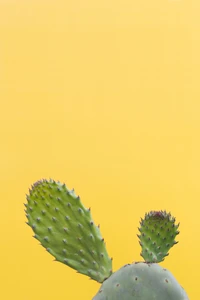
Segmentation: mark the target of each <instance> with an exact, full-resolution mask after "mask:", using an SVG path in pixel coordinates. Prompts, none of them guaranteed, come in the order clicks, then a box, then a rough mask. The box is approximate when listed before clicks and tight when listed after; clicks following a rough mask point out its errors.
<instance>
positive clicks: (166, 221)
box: [138, 211, 179, 262]
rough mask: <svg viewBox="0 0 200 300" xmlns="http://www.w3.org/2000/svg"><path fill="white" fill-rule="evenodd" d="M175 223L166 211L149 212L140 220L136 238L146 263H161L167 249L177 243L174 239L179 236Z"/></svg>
mask: <svg viewBox="0 0 200 300" xmlns="http://www.w3.org/2000/svg"><path fill="white" fill-rule="evenodd" d="M175 221H176V220H175V218H174V217H172V216H171V214H170V213H167V212H166V211H151V212H149V213H147V214H145V218H144V219H141V222H140V228H139V231H140V234H139V235H138V237H139V242H140V245H141V247H142V252H141V256H142V257H143V258H144V260H145V261H146V262H161V261H163V260H164V258H165V256H167V255H168V251H169V249H170V248H171V247H173V246H174V245H175V244H177V243H178V242H176V241H175V238H176V235H177V234H179V231H178V227H179V224H177V225H176V224H175Z"/></svg>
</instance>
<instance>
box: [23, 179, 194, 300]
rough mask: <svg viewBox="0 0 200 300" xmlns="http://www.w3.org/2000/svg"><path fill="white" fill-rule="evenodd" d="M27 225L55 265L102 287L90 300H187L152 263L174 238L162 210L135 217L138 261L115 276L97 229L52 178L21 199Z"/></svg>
mask: <svg viewBox="0 0 200 300" xmlns="http://www.w3.org/2000/svg"><path fill="white" fill-rule="evenodd" d="M26 198H27V202H26V203H25V207H26V208H25V212H26V216H27V219H28V221H27V224H28V225H29V226H30V227H31V228H32V230H33V231H34V237H35V238H36V239H37V240H39V241H40V243H41V245H42V246H43V247H44V248H45V249H46V250H47V251H48V252H49V253H50V254H51V255H52V256H54V258H55V260H56V261H59V262H61V263H64V264H66V265H68V266H69V267H71V268H73V269H75V270H76V271H77V272H78V273H81V274H84V275H87V276H89V277H90V278H91V279H93V280H95V281H97V282H99V283H102V285H101V287H100V289H99V291H98V292H97V294H96V295H95V296H94V298H93V300H188V299H189V298H188V296H187V294H186V292H185V291H184V289H183V288H182V287H181V286H180V285H179V283H178V282H177V280H176V279H175V278H174V276H173V275H172V274H171V273H170V272H169V271H168V270H167V269H164V268H162V267H161V266H160V265H159V264H158V263H159V262H161V261H163V260H164V258H165V257H166V256H167V255H168V254H169V253H168V252H169V250H170V248H171V247H173V246H174V245H175V244H177V241H176V240H175V238H176V236H177V235H178V234H179V231H178V227H179V224H176V220H175V218H174V217H172V216H171V214H170V213H167V212H166V211H151V212H149V213H146V214H145V217H144V219H141V222H140V227H139V232H140V233H139V235H138V238H139V243H140V245H141V247H142V251H141V256H142V257H143V259H144V261H143V262H135V263H132V264H128V265H126V266H124V267H122V268H121V269H119V270H118V271H116V272H115V273H113V271H112V259H111V258H110V257H109V255H108V253H107V250H106V246H105V243H104V239H103V238H102V236H101V233H100V229H99V226H96V225H95V224H94V221H93V220H92V216H91V212H90V209H87V208H85V207H84V205H83V204H82V202H81V199H80V197H79V196H77V195H76V194H75V192H74V190H69V189H68V188H67V187H66V185H65V184H62V183H60V182H56V181H54V180H45V179H43V180H40V181H37V182H36V183H35V184H33V185H32V187H31V189H30V190H29V194H28V195H27V197H26Z"/></svg>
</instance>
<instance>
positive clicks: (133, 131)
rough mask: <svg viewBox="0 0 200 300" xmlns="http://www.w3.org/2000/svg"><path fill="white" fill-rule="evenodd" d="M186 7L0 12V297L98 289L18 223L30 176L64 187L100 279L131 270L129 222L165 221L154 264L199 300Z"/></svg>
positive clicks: (122, 5)
mask: <svg viewBox="0 0 200 300" xmlns="http://www.w3.org/2000/svg"><path fill="white" fill-rule="evenodd" d="M199 11H200V5H199V1H194V0H190V1H186V0H185V1H184V0H167V1H166V0H152V1H149V0H144V1H135V0H117V1H113V0H101V1H97V0H84V1H82V0H73V1H69V0H65V1H64V0H58V1H53V0H50V1H47V0H46V1H44V0H34V1H33V0H28V1H27V0H23V1H22V0H18V1H17V0H16V1H14V0H13V1H12V0H1V1H0V185H1V187H0V201H1V210H0V256H1V264H0V285H1V288H0V298H1V299H9V300H10V299H20V300H32V299H37V300H40V299H48V300H51V299H52V300H53V299H82V300H83V299H91V298H92V296H93V295H94V294H95V293H96V292H97V290H98V288H99V285H98V284H97V283H96V282H94V281H90V280H88V278H87V277H84V276H82V275H79V274H76V272H75V271H73V270H71V269H69V268H68V267H66V266H65V265H62V264H60V263H56V262H53V258H52V257H51V256H50V255H49V254H47V252H46V251H45V250H44V249H43V248H42V247H40V246H39V245H38V242H37V241H36V240H34V239H33V238H32V231H31V229H30V228H29V227H28V226H26V224H25V216H24V211H23V210H24V207H23V203H24V202H25V193H26V192H27V191H28V188H29V186H30V185H31V184H32V183H33V182H34V181H36V180H38V179H40V178H49V177H52V178H54V179H56V180H61V181H63V182H66V184H67V185H68V187H69V188H72V187H74V188H75V190H76V192H77V193H78V194H79V195H80V196H81V198H82V201H83V202H84V204H85V205H86V206H88V207H89V206H91V207H92V214H93V218H94V220H95V222H96V223H100V224H101V231H102V234H103V236H104V238H105V240H106V242H107V248H108V251H109V253H110V255H111V256H113V257H114V270H116V269H118V268H119V267H121V266H122V265H123V264H126V263H128V262H132V261H134V260H139V259H140V256H139V253H140V247H139V244H138V240H137V237H136V233H137V226H138V223H139V219H140V217H142V216H143V215H144V213H145V212H146V211H148V210H151V209H166V210H168V211H169V210H170V211H171V212H172V213H173V214H174V215H175V216H176V217H177V220H178V221H180V222H181V226H180V231H181V234H180V236H178V240H179V244H178V245H177V246H175V247H174V248H173V249H172V250H171V253H170V256H169V257H168V258H167V259H166V260H165V262H163V263H162V264H163V265H164V266H165V267H166V268H168V269H170V270H171V272H172V273H173V274H174V275H175V276H176V278H177V279H178V281H179V282H180V283H181V285H183V286H184V288H185V289H186V290H187V292H188V295H189V296H190V299H198V298H199V295H200V294H199V268H200V259H199V253H200V237H199V227H200V217H199V208H200V205H199V199H200V184H199V174H200V140H199V138H200V117H199V116H200V97H199V96H200V85H199V78H200V55H199V53H200V18H199Z"/></svg>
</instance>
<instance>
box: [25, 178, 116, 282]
mask: <svg viewBox="0 0 200 300" xmlns="http://www.w3.org/2000/svg"><path fill="white" fill-rule="evenodd" d="M29 191H30V192H29V195H27V203H26V204H25V206H26V210H25V211H26V216H27V219H28V222H27V224H28V225H29V226H30V227H31V228H32V229H33V231H34V233H35V236H34V237H35V238H36V239H37V240H39V241H40V243H41V245H42V246H43V247H45V248H46V250H47V251H48V252H49V253H50V254H52V255H53V256H54V257H55V259H56V260H57V261H59V262H62V263H64V264H66V265H68V266H69V267H71V268H73V269H75V270H77V271H78V272H79V273H81V274H85V275H87V276H89V277H90V278H91V279H93V280H96V281H98V282H103V281H104V280H105V279H106V278H108V277H109V276H110V275H111V273H112V259H111V258H109V256H108V254H107V251H106V247H105V243H104V239H103V238H102V237H101V233H100V230H99V227H98V226H96V225H95V224H94V222H93V220H92V218H91V213H90V209H86V208H85V207H84V206H83V204H82V203H81V201H80V198H79V196H76V195H75V193H74V190H68V188H67V187H66V185H65V184H61V183H60V182H56V181H54V180H41V181H38V182H36V183H35V184H34V185H33V186H32V187H31V189H30V190H29Z"/></svg>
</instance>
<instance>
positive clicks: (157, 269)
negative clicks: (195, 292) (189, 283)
mask: <svg viewBox="0 0 200 300" xmlns="http://www.w3.org/2000/svg"><path fill="white" fill-rule="evenodd" d="M123 299H124V300H189V299H188V296H187V294H186V293H185V291H184V289H183V288H182V287H181V286H180V285H179V283H178V282H177V280H176V279H175V278H174V276H173V275H172V274H171V273H170V272H169V271H168V270H166V269H164V268H162V267H161V266H159V265H158V264H154V263H151V264H148V263H134V264H131V265H126V266H124V267H122V268H121V269H119V270H118V271H117V272H115V273H114V274H112V275H111V277H110V278H108V279H107V280H106V281H105V282H104V283H103V284H102V286H101V288H100V289H99V291H98V293H97V294H96V296H95V297H94V298H93V300H123Z"/></svg>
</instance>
